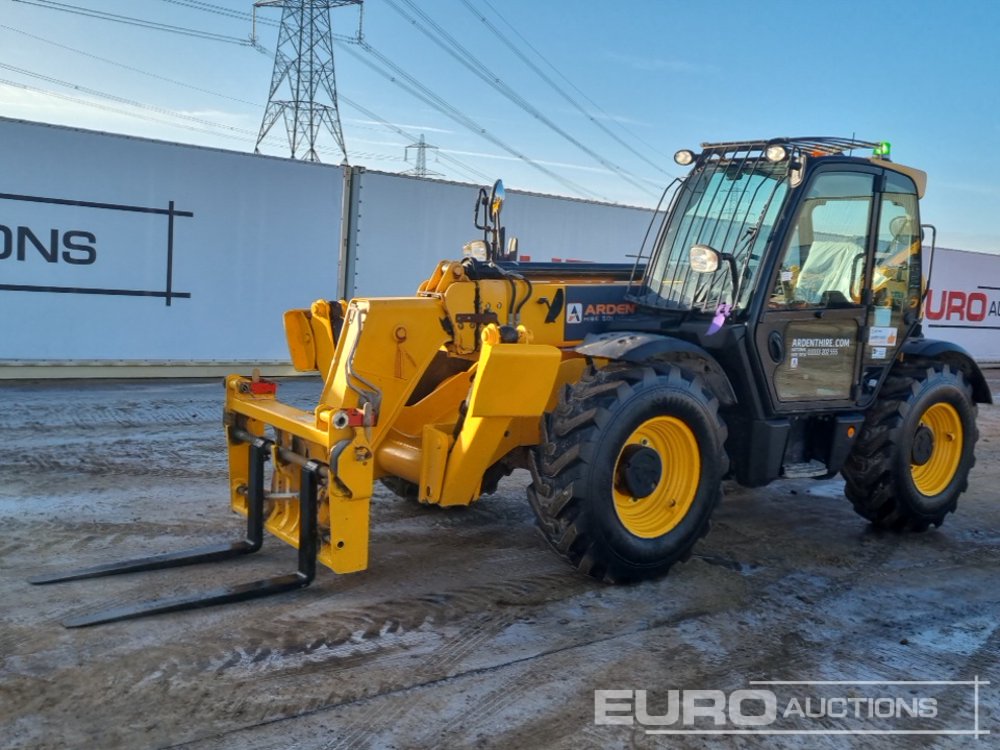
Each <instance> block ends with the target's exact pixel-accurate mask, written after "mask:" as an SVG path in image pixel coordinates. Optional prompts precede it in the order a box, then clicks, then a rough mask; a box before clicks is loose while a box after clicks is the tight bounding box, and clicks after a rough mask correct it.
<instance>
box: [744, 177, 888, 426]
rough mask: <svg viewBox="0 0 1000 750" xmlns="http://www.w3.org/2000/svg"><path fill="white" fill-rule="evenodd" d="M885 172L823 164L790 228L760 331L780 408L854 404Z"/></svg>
mask: <svg viewBox="0 0 1000 750" xmlns="http://www.w3.org/2000/svg"><path fill="white" fill-rule="evenodd" d="M880 180H881V170H880V169H878V168H877V167H872V168H870V169H869V168H867V167H864V166H859V165H850V166H847V165H843V164H840V165H838V164H831V165H829V167H820V168H819V169H817V170H816V171H815V172H814V173H813V175H812V177H811V178H810V181H809V183H808V184H807V185H805V186H803V187H804V191H803V193H802V197H801V198H800V199H799V205H798V208H797V210H796V214H795V218H794V220H793V222H792V224H791V225H790V227H789V230H788V231H787V232H786V234H785V240H784V243H785V244H784V247H783V248H781V250H780V255H779V261H778V263H777V267H776V269H775V271H774V278H773V285H772V286H771V287H770V290H771V291H770V296H769V298H768V300H767V301H766V303H765V306H764V309H763V311H762V313H761V316H760V319H759V322H758V324H757V327H756V331H755V334H754V338H755V344H756V350H757V356H758V359H759V362H760V365H761V371H762V373H763V375H764V379H765V381H766V383H767V386H768V389H769V391H770V395H771V402H772V407H773V408H774V409H775V411H778V412H781V411H802V410H803V409H811V408H822V409H828V408H831V407H837V406H847V405H850V404H853V403H855V401H856V400H857V399H858V397H859V391H858V388H857V385H858V381H859V378H860V368H861V363H862V358H863V356H864V349H865V347H864V345H863V342H862V334H863V331H865V329H866V327H867V321H868V303H869V298H870V294H868V293H866V289H867V288H869V282H868V276H869V268H868V266H869V259H870V258H871V254H872V249H873V242H872V228H873V226H874V225H875V222H876V214H877V206H876V200H875V198H876V192H877V188H878V185H877V183H878V182H879V181H880Z"/></svg>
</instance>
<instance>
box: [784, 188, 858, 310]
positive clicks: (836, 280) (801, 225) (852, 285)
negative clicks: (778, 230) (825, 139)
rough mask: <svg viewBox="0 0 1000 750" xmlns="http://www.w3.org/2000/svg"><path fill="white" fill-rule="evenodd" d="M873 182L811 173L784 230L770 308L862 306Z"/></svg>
mask: <svg viewBox="0 0 1000 750" xmlns="http://www.w3.org/2000/svg"><path fill="white" fill-rule="evenodd" d="M874 185H875V177H874V175H872V174H867V173H857V172H821V173H820V174H818V175H816V177H815V178H814V179H813V181H812V184H811V185H810V186H809V191H808V193H807V194H806V197H805V199H804V200H803V202H802V205H801V206H800V207H799V211H798V215H797V216H796V219H795V223H794V225H793V227H792V231H791V232H790V233H789V241H788V245H787V246H786V247H785V250H784V253H783V255H782V259H781V264H780V266H779V269H778V277H777V279H776V280H775V287H774V291H773V293H772V295H771V299H770V304H769V307H770V308H771V309H797V308H804V307H851V306H855V305H859V304H861V298H862V290H863V287H864V279H865V271H866V268H865V255H866V251H865V248H867V247H868V227H869V226H870V221H871V212H872V203H873V193H874Z"/></svg>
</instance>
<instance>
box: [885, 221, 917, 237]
mask: <svg viewBox="0 0 1000 750" xmlns="http://www.w3.org/2000/svg"><path fill="white" fill-rule="evenodd" d="M912 223H913V222H912V221H911V220H910V217H909V216H897V217H896V218H894V219H893V220H892V221H890V222H889V232H890V234H892V236H893V237H894V238H896V239H898V238H899V237H902V236H903V235H904V234H909V233H910V227H911V226H912Z"/></svg>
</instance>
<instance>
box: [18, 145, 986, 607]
mask: <svg viewBox="0 0 1000 750" xmlns="http://www.w3.org/2000/svg"><path fill="white" fill-rule="evenodd" d="M858 149H872V151H873V153H872V155H871V156H853V155H851V154H852V153H853V151H854V150H858ZM675 159H676V161H677V162H678V163H679V164H681V165H682V166H690V167H691V169H690V172H689V173H688V174H687V176H686V177H684V178H683V179H681V180H677V181H675V183H673V184H672V185H671V186H669V187H668V189H667V190H666V191H665V192H664V198H663V199H662V201H661V208H662V207H665V210H663V211H661V210H659V208H658V210H657V212H656V219H654V222H653V224H652V225H651V228H650V230H651V231H650V232H649V233H648V234H647V240H646V241H645V242H644V244H643V248H642V252H641V253H640V255H639V259H638V260H637V261H636V263H635V264H634V265H633V264H629V265H627V266H626V265H605V264H582V263H573V264H562V263H551V264H545V263H523V264H522V263H518V262H517V261H516V257H507V256H508V255H510V254H511V253H508V252H507V251H506V248H505V247H504V241H503V238H504V232H503V229H502V228H501V227H500V224H499V218H500V212H501V207H502V205H503V202H504V193H503V186H502V184H501V183H499V182H497V184H496V185H495V186H494V188H493V190H492V192H488V191H487V190H486V189H483V190H480V193H479V196H478V197H477V201H476V206H477V214H476V215H477V223H476V225H477V227H478V228H479V229H482V230H483V239H481V240H476V241H474V242H471V243H469V244H468V245H467V246H466V248H465V257H464V258H463V259H462V260H448V261H442V262H441V263H439V264H438V265H437V266H436V267H435V268H434V269H433V271H432V273H431V274H430V276H429V277H428V278H427V279H426V280H425V281H424V282H423V283H422V284H421V285H420V287H419V289H418V290H417V293H416V294H415V295H414V296H412V297H393V298H363V297H362V298H356V299H353V300H351V301H350V302H347V301H333V302H331V301H326V300H319V301H317V302H314V303H313V304H312V306H311V307H310V308H308V309H302V310H291V311H289V312H287V313H286V314H285V321H284V322H285V331H286V334H287V338H288V347H289V352H290V355H291V360H292V363H293V365H294V366H295V368H296V369H298V370H300V371H303V372H310V371H318V372H319V373H321V374H323V376H324V386H323V391H322V394H321V396H320V398H319V402H318V404H317V405H316V408H315V409H313V410H311V411H302V410H299V409H296V408H293V407H291V406H289V405H287V404H284V403H282V402H281V401H279V400H278V399H277V393H276V391H277V385H276V384H275V383H273V382H270V381H268V380H266V379H263V378H260V377H258V376H256V375H254V376H250V377H246V376H240V375H231V376H229V377H227V378H226V380H225V411H224V415H225V417H224V423H225V430H226V436H227V443H228V451H229V488H230V503H231V505H232V507H233V508H234V509H235V510H236V511H237V512H239V513H241V514H243V515H245V516H246V517H247V524H248V531H247V538H246V539H245V540H242V541H239V542H236V543H233V544H230V545H220V546H217V547H208V548H204V549H201V550H193V551H190V552H182V553H175V554H170V555H161V556H157V557H152V558H145V559H141V560H133V561H126V562H124V563H116V564H111V565H105V566H99V567H98V568H92V569H87V570H83V571H76V572H75V573H71V574H67V575H55V576H47V577H45V578H42V579H36V580H35V581H33V582H35V583H51V582H54V581H57V580H68V579H72V578H82V577H92V576H96V575H110V574H113V573H120V572H130V571H134V570H149V569H154V568H162V567H173V566H177V565H186V564H190V563H194V562H202V561H207V560H218V559H223V558H225V557H231V556H236V555H242V554H247V553H252V552H254V551H256V550H257V549H259V548H260V546H261V543H262V541H263V538H264V531H267V532H270V533H271V534H272V535H274V536H277V537H279V538H280V539H282V540H284V541H285V542H287V543H288V544H291V545H292V546H295V547H297V548H298V550H299V566H298V570H297V571H296V572H295V573H293V574H290V575H286V576H280V577H277V578H272V579H266V580H262V581H254V582H251V583H249V584H244V585H241V586H235V587H226V588H221V589H219V590H217V591H212V592H206V593H199V594H196V595H192V596H187V597H179V598H177V599H172V600H161V601H154V602H143V603H140V604H137V605H134V606H125V607H118V608H112V609H107V610H104V611H101V612H96V613H94V614H92V615H87V616H84V617H79V618H75V619H73V620H69V621H67V622H66V624H67V625H69V626H81V625H91V624H96V623H99V622H108V621H112V620H118V619H127V618H131V617H138V616H142V615H145V614H151V613H154V612H163V611H174V610H178V609H188V608H193V607H201V606H207V605H209V604H215V603H220V602H226V601H235V600H241V599H249V598H255V597H258V596H263V595H266V594H270V593H275V592H278V591H285V590H288V589H292V588H298V587H301V586H305V585H308V584H309V582H310V581H311V580H312V579H313V577H314V575H315V572H316V561H317V560H318V561H319V562H320V563H322V564H323V565H324V566H326V567H328V568H330V569H332V570H333V571H334V572H336V573H353V572H357V571H361V570H364V569H365V568H366V567H367V565H368V550H369V524H370V499H371V496H372V493H373V491H374V487H375V482H376V481H377V480H381V481H382V482H383V483H384V484H386V485H387V486H388V487H389V488H391V489H392V490H393V491H395V492H396V493H397V494H399V495H401V496H404V497H411V498H413V499H415V500H417V501H419V502H420V503H424V504H428V505H442V506H452V505H468V504H470V503H473V502H476V501H477V500H478V499H479V498H480V497H482V496H483V495H486V494H489V493H492V492H493V491H495V490H496V488H497V483H498V482H499V481H500V479H501V478H502V477H504V476H505V475H507V474H509V473H510V472H511V471H512V470H514V469H516V468H522V469H527V470H528V471H529V472H530V473H531V478H532V484H531V486H530V488H529V490H528V500H529V502H530V503H531V506H532V508H533V509H534V511H535V513H536V515H537V518H538V523H539V527H540V529H541V531H542V534H543V535H544V537H545V538H546V539H547V540H548V542H549V544H550V545H551V546H552V547H553V548H554V549H555V551H556V552H557V553H558V554H560V555H561V556H562V557H564V558H565V559H566V560H567V561H568V562H570V563H571V564H572V565H573V566H575V567H576V568H578V569H579V570H580V571H582V572H584V573H587V574H589V575H591V576H593V577H595V578H598V579H602V580H605V581H610V582H625V581H634V580H639V579H645V578H652V577H657V576H661V575H663V574H665V573H666V572H667V570H668V569H669V568H670V567H671V566H672V565H673V564H674V563H675V562H677V561H680V560H684V559H686V558H687V557H688V556H689V555H690V553H691V549H692V547H693V546H694V545H695V543H696V542H697V541H698V539H699V538H700V537H702V536H703V535H704V534H705V533H706V532H707V530H708V526H709V518H710V516H711V514H712V511H713V510H714V508H715V506H716V505H717V503H718V502H719V499H720V494H721V489H720V487H721V482H722V480H723V479H724V478H732V479H734V480H736V481H738V482H740V483H741V484H744V485H746V486H759V485H763V484H766V483H768V482H770V481H772V480H774V479H777V478H780V477H788V478H792V477H816V478H825V477H832V476H835V475H836V474H837V473H841V474H843V476H844V478H845V480H846V484H845V493H846V495H847V497H848V499H849V500H850V501H851V503H852V505H853V507H854V509H855V510H856V511H857V512H858V513H859V514H860V515H861V516H863V517H864V518H865V519H867V520H868V521H869V522H871V523H873V524H875V525H877V526H883V527H888V528H891V529H896V530H912V531H921V530H924V529H926V528H927V527H928V526H930V525H935V526H937V525H940V524H941V522H942V521H943V520H944V518H945V516H946V515H947V514H948V513H950V512H952V511H954V510H955V507H956V503H957V499H958V496H959V495H960V494H961V492H962V491H963V490H964V489H965V488H966V486H967V478H968V473H969V469H970V468H971V467H972V465H973V463H974V454H973V449H974V445H975V442H976V439H977V437H978V433H977V429H976V421H975V420H976V403H977V402H978V403H983V402H986V403H989V402H990V393H989V390H988V388H987V387H986V383H985V380H984V378H983V375H982V373H981V372H980V370H979V368H978V367H977V365H976V363H975V362H974V361H973V359H972V357H970V356H969V355H968V354H967V353H966V352H965V351H963V350H962V349H961V348H960V347H958V346H956V345H954V344H951V343H948V342H943V341H931V340H928V339H926V338H924V337H923V335H922V333H921V328H920V317H921V305H922V301H923V297H924V294H925V292H926V284H925V281H924V277H923V263H922V253H923V243H922V238H923V230H922V229H921V225H920V219H919V206H918V203H919V198H920V197H921V196H922V195H923V192H924V189H925V184H926V176H925V175H924V173H923V172H920V171H919V170H916V169H912V168H909V167H905V166H901V165H899V164H895V163H893V162H892V161H890V159H889V153H888V144H885V143H871V142H862V141H856V140H853V139H840V138H814V137H810V138H775V139H771V140H760V141H746V142H734V143H714V144H704V145H703V147H702V149H701V151H700V152H699V153H695V152H692V151H679V152H678V153H677V155H676V156H675ZM513 244H515V245H516V243H513ZM931 253H933V247H931ZM513 255H516V251H515V252H514V253H513ZM267 462H270V464H271V470H270V472H266V471H265V464H266V463H267Z"/></svg>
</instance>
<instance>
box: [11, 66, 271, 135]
mask: <svg viewBox="0 0 1000 750" xmlns="http://www.w3.org/2000/svg"><path fill="white" fill-rule="evenodd" d="M0 68H3V69H4V70H9V71H11V72H14V73H20V74H21V75H25V76H28V77H30V78H37V79H39V80H42V81H45V82H46V83H54V84H56V85H57V86H65V87H67V88H71V89H75V90H76V91H80V92H82V93H84V94H90V95H91V96H96V97H99V98H101V99H107V100H109V101H113V102H117V103H119V104H127V105H129V106H130V107H137V108H139V109H147V110H149V111H151V112H158V113H160V114H166V115H170V116H171V117H177V118H179V119H182V120H188V121H189V122H195V123H198V124H199V125H208V126H209V127H215V128H220V129H222V130H228V131H231V132H234V133H241V134H248V133H249V134H251V135H252V133H251V131H248V130H245V129H244V128H238V127H235V126H233V125H222V124H220V123H217V122H213V121H211V120H205V119H203V118H201V117H195V116H193V115H185V114H183V113H181V112H177V111H175V110H172V109H167V108H166V107H157V106H156V105H154V104H143V103H142V102H137V101H135V100H134V99H127V98H125V97H122V96H116V95H114V94H109V93H107V92H106V91H100V90H98V89H92V88H89V87H87V86H81V85H79V84H76V83H70V82H68V81H63V80H61V79H59V78H54V77H52V76H48V75H45V74H43V73H35V72H33V71H31V70H26V69H25V68H19V67H17V66H15V65H8V64H7V63H2V62H0Z"/></svg>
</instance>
